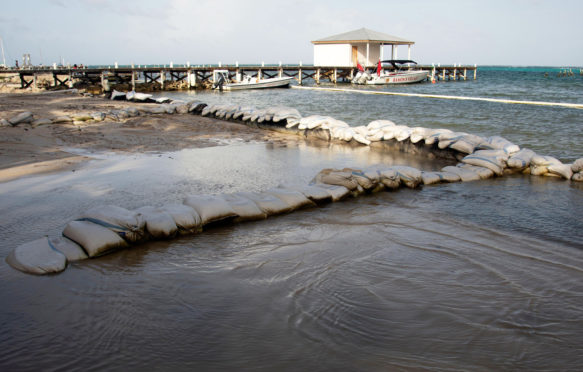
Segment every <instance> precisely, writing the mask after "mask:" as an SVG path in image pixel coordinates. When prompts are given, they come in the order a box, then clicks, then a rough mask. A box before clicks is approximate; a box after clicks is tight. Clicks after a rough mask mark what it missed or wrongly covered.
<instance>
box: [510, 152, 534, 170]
mask: <svg viewBox="0 0 583 372" xmlns="http://www.w3.org/2000/svg"><path fill="white" fill-rule="evenodd" d="M535 155H536V154H535V152H534V151H532V150H529V149H522V150H520V151H518V152H516V153H514V154H513V155H512V156H510V157H509V158H508V160H507V161H506V163H507V165H508V168H513V169H524V168H526V167H529V166H530V161H531V159H532V157H533V156H535Z"/></svg>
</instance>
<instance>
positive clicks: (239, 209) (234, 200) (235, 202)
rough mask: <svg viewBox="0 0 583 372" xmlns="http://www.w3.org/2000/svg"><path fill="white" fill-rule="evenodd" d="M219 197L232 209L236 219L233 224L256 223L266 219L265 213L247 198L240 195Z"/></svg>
mask: <svg viewBox="0 0 583 372" xmlns="http://www.w3.org/2000/svg"><path fill="white" fill-rule="evenodd" d="M221 197H222V198H223V199H224V200H225V201H226V202H227V203H228V204H229V205H230V206H231V208H233V210H234V211H235V213H237V217H235V219H234V220H233V221H234V222H244V221H256V220H264V219H266V218H267V213H265V212H264V211H262V210H261V208H259V206H258V205H257V204H256V203H255V202H254V201H252V200H251V199H249V198H246V197H244V196H242V195H240V194H223V195H221Z"/></svg>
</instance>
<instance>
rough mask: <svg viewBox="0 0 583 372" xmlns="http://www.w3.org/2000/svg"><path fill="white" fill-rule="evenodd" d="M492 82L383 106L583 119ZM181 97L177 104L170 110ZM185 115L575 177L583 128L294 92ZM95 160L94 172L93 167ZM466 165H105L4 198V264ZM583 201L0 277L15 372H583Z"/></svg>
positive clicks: (301, 146) (486, 205)
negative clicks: (61, 239) (327, 133)
mask: <svg viewBox="0 0 583 372" xmlns="http://www.w3.org/2000/svg"><path fill="white" fill-rule="evenodd" d="M548 71H550V72H551V73H549V74H548V77H545V75H544V73H545V72H546V69H544V68H543V69H541V68H538V69H533V68H488V69H480V70H479V72H478V80H476V81H465V82H464V81H456V82H439V83H437V84H430V83H424V84H419V85H411V86H395V87H384V88H370V89H384V90H388V91H390V90H395V91H403V92H415V93H437V94H451V95H468V96H479V97H497V98H509V99H520V100H525V99H528V100H538V101H555V102H574V103H582V102H583V96H582V95H583V93H582V92H583V90H582V89H581V88H582V85H583V77H581V76H578V75H577V76H574V77H562V78H559V77H557V76H556V71H555V70H550V69H549V70H548ZM165 95H169V94H167V93H165ZM172 96H173V97H174V98H177V97H182V98H184V99H198V100H201V101H203V102H207V103H239V104H242V105H252V106H256V107H258V108H266V107H269V106H271V105H286V106H291V107H295V108H297V109H298V110H299V111H300V112H301V113H302V115H304V116H306V115H309V114H322V115H330V116H333V117H335V118H337V119H341V120H344V121H346V122H348V123H349V124H351V125H354V126H356V125H366V124H367V123H368V122H369V121H371V120H375V119H390V120H393V121H395V122H396V123H397V124H405V125H409V126H422V127H431V128H449V129H452V130H456V131H465V132H468V133H474V134H479V135H483V136H489V135H501V136H503V137H505V138H507V139H509V140H511V141H513V142H514V143H516V144H518V145H520V146H522V147H528V148H531V149H533V150H535V151H536V152H537V153H540V154H543V155H552V156H555V157H557V158H559V159H561V160H562V161H564V162H571V161H573V160H575V159H576V158H579V157H581V156H583V151H582V150H581V146H580V144H581V143H583V142H582V139H583V138H582V134H581V132H582V131H581V125H582V124H583V111H581V110H576V109H566V108H558V107H537V106H523V105H509V104H500V103H491V102H472V101H449V100H436V99H427V98H407V97H395V96H368V95H356V94H348V93H337V92H316V91H300V90H293V89H287V90H286V89H282V90H269V91H247V92H223V93H218V92H204V93H200V92H197V93H194V94H193V93H189V94H185V93H178V94H173V95H172ZM94 156H95V155H94ZM379 163H380V164H406V165H412V166H415V167H417V168H420V169H424V170H434V169H440V167H442V166H444V165H446V164H447V162H443V161H436V160H429V159H426V158H421V157H418V156H412V155H409V154H401V153H396V154H394V153H380V152H378V151H375V150H373V149H370V148H368V147H366V146H362V147H350V146H342V145H328V144H322V143H307V142H303V141H298V142H293V141H292V142H287V143H283V142H282V143H276V144H273V143H267V144H266V143H261V142H252V143H243V142H238V141H231V142H227V143H224V145H223V146H220V147H213V148H204V149H187V150H182V151H177V152H174V153H167V154H143V155H139V154H138V155H132V156H120V155H115V154H97V155H96V160H94V161H92V162H91V163H90V164H89V166H87V167H83V168H80V169H77V170H76V171H75V172H70V171H69V172H63V173H57V174H50V175H40V176H32V177H26V178H23V179H20V180H15V181H11V182H7V183H3V184H2V185H0V187H1V190H2V193H0V209H1V210H2V211H3V212H2V224H0V236H1V237H2V242H3V244H2V247H1V255H2V256H6V255H7V254H8V252H10V250H11V249H12V248H13V247H15V246H16V245H18V244H21V243H23V242H26V241H30V240H34V239H37V238H39V237H41V236H43V235H45V234H49V235H51V236H55V235H58V234H59V233H60V231H61V230H62V228H63V226H64V224H65V223H66V222H67V221H69V220H71V219H73V218H74V217H75V216H76V215H78V214H80V213H81V212H83V211H84V210H86V209H88V208H90V207H92V206H96V205H102V204H115V205H120V206H123V207H125V208H129V209H132V208H138V207H140V206H143V205H146V204H152V205H162V204H164V203H174V202H180V201H181V200H182V198H183V197H184V196H185V195H187V194H191V193H192V194H201V193H225V192H236V191H243V190H251V191H260V190H265V189H267V188H269V187H273V186H276V185H278V184H292V183H298V184H305V183H308V182H309V181H310V179H311V178H312V177H313V176H314V175H315V174H316V173H317V172H318V171H319V170H321V169H322V168H327V167H337V168H341V167H346V166H349V167H366V166H370V165H373V164H379ZM582 210H583V185H581V184H580V183H575V182H569V181H565V180H561V179H556V178H547V177H531V176H525V175H515V176H507V177H504V178H494V179H490V180H485V181H477V182H470V183H454V184H443V185H435V186H430V187H423V188H421V189H419V190H409V189H401V190H399V191H397V192H382V193H378V194H372V195H368V196H363V197H360V198H357V199H351V200H347V201H343V202H338V203H334V204H330V205H327V206H324V207H321V208H315V209H308V210H302V211H298V212H294V213H292V214H288V215H284V216H278V217H272V218H269V219H267V220H265V221H259V222H251V223H242V224H238V225H231V226H223V227H217V228H214V229H212V230H209V231H206V232H204V233H202V234H199V235H195V236H185V237H181V238H179V239H175V240H171V241H162V242H152V243H148V244H145V245H142V246H138V247H135V248H132V249H128V250H124V251H120V252H117V253H114V254H110V255H108V256H104V257H100V258H97V259H92V260H86V261H82V262H79V263H74V264H71V265H70V266H69V267H68V268H67V270H66V271H64V272H63V273H61V274H58V275H54V276H44V277H37V276H31V275H26V274H22V273H20V272H18V271H16V270H13V269H12V268H10V267H9V266H8V265H6V264H3V265H1V266H0V291H1V296H2V299H3V305H2V308H1V310H0V314H1V316H0V322H1V324H2V332H0V346H1V347H0V367H2V370H39V369H43V370H71V369H83V370H124V371H125V370H138V369H140V370H143V369H148V370H246V369H252V370H294V371H295V370H315V371H319V370H322V371H325V370H326V371H327V370H372V371H377V370H378V371H386V370H452V371H453V370H456V371H457V370H480V371H481V370H527V371H532V370H549V369H552V370H578V369H579V368H580V366H581V365H582V364H583V357H582V356H581V355H583V354H582V351H583V350H582V349H581V345H583V336H582V334H583V318H582V317H581V314H583V243H582V242H583V233H582V231H583V218H582V217H583V213H582V212H581V211H582Z"/></svg>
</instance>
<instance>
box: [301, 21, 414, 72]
mask: <svg viewBox="0 0 583 372" xmlns="http://www.w3.org/2000/svg"><path fill="white" fill-rule="evenodd" d="M312 44H314V66H337V67H354V66H356V65H357V64H358V63H360V64H361V65H363V66H373V65H376V63H377V61H378V60H379V59H380V60H382V59H384V56H383V46H384V45H391V59H397V49H396V46H398V45H407V46H408V52H407V59H411V45H413V44H415V42H414V41H410V40H405V39H403V38H401V37H398V36H392V35H387V34H385V33H382V32H378V31H373V30H369V29H367V28H361V29H358V30H354V31H349V32H345V33H342V34H338V35H333V36H328V37H325V38H323V39H318V40H314V41H312Z"/></svg>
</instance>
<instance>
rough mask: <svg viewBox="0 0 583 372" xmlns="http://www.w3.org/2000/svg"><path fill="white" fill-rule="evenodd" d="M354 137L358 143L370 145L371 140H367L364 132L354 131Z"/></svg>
mask: <svg viewBox="0 0 583 372" xmlns="http://www.w3.org/2000/svg"><path fill="white" fill-rule="evenodd" d="M352 139H353V140H355V141H356V142H358V143H361V144H363V145H367V146H368V145H370V141H369V140H367V139H366V138H365V137H364V136H363V135H362V134H360V133H354V134H353V135H352Z"/></svg>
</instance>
